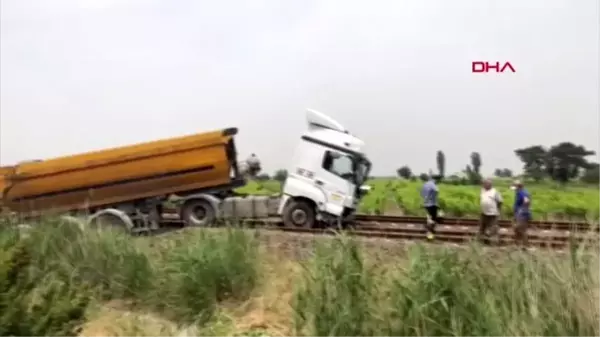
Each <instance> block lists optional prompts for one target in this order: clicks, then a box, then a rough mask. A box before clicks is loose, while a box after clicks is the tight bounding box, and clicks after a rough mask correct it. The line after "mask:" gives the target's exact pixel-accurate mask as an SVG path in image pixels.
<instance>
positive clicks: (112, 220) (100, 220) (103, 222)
mask: <svg viewBox="0 0 600 337" xmlns="http://www.w3.org/2000/svg"><path fill="white" fill-rule="evenodd" d="M90 227H91V228H93V229H96V230H111V231H119V232H123V233H127V232H128V228H127V225H126V224H125V223H124V222H123V220H122V219H121V218H119V217H118V216H116V215H113V214H102V215H99V216H97V217H95V218H94V219H93V220H92V221H90Z"/></svg>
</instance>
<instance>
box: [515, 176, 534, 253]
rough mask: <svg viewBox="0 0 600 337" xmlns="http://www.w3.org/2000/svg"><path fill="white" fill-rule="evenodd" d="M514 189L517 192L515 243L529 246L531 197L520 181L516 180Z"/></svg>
mask: <svg viewBox="0 0 600 337" xmlns="http://www.w3.org/2000/svg"><path fill="white" fill-rule="evenodd" d="M512 189H513V190H515V204H514V207H513V212H514V217H515V218H514V219H515V236H514V238H515V243H516V244H522V245H523V246H524V247H526V246H527V244H528V241H527V239H528V238H527V229H529V221H531V210H530V207H531V196H530V195H529V192H527V190H526V189H525V188H524V187H523V183H522V182H521V181H520V180H515V182H514V183H513V186H512Z"/></svg>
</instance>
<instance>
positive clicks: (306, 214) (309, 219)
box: [283, 200, 315, 228]
mask: <svg viewBox="0 0 600 337" xmlns="http://www.w3.org/2000/svg"><path fill="white" fill-rule="evenodd" d="M283 224H284V225H285V226H286V227H300V228H312V227H313V226H314V225H315V210H314V208H313V207H312V206H311V205H310V204H309V203H308V202H306V201H302V200H297V201H296V200H293V201H291V202H290V204H289V205H288V206H287V207H286V209H285V212H283Z"/></svg>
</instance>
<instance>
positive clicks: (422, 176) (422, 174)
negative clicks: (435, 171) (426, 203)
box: [419, 173, 429, 181]
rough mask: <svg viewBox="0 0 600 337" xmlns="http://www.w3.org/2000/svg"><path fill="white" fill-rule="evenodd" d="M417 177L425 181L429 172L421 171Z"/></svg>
mask: <svg viewBox="0 0 600 337" xmlns="http://www.w3.org/2000/svg"><path fill="white" fill-rule="evenodd" d="M419 179H421V181H427V180H429V174H427V173H421V174H419Z"/></svg>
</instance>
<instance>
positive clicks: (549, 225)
mask: <svg viewBox="0 0 600 337" xmlns="http://www.w3.org/2000/svg"><path fill="white" fill-rule="evenodd" d="M355 219H356V221H360V222H373V223H397V224H398V223H423V222H424V221H425V218H424V217H418V216H390V215H367V214H357V215H356V218H355ZM443 224H444V225H447V226H468V227H477V226H479V219H474V218H444V219H443ZM498 225H499V226H500V227H502V228H510V227H512V222H511V220H508V219H501V220H500V221H499V223H498ZM531 228H532V229H540V230H560V231H570V232H575V231H576V232H586V231H596V232H600V226H598V224H590V223H586V222H568V221H539V220H534V221H531Z"/></svg>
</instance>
